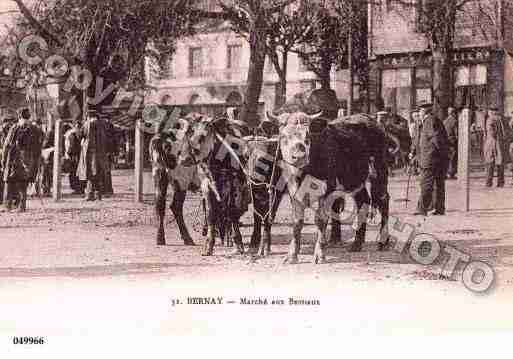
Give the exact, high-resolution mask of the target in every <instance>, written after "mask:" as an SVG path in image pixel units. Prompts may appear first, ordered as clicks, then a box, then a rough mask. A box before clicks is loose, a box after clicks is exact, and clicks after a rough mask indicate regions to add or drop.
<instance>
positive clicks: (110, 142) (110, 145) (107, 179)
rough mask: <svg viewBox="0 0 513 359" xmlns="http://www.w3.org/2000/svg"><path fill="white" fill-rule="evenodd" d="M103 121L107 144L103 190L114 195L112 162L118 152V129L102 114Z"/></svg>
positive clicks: (109, 194) (106, 193) (108, 194)
mask: <svg viewBox="0 0 513 359" xmlns="http://www.w3.org/2000/svg"><path fill="white" fill-rule="evenodd" d="M101 119H102V121H104V123H105V131H106V138H107V144H106V148H105V151H106V152H107V153H106V156H105V160H106V162H105V176H104V179H103V190H104V194H105V195H107V196H112V195H113V194H114V188H113V187H112V172H111V171H112V163H113V162H114V157H115V156H116V154H117V148H118V144H117V140H116V130H115V129H114V125H113V124H112V122H111V121H110V120H109V119H108V118H107V117H106V116H105V117H104V116H101Z"/></svg>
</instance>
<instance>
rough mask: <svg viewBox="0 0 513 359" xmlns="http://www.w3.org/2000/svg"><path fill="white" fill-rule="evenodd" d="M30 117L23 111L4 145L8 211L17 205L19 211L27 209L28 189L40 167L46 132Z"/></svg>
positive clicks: (3, 162) (3, 159) (28, 113)
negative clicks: (33, 122)
mask: <svg viewBox="0 0 513 359" xmlns="http://www.w3.org/2000/svg"><path fill="white" fill-rule="evenodd" d="M30 117H31V116H30V110H29V109H28V108H23V109H22V110H21V111H20V113H19V120H18V123H16V124H14V125H13V126H12V127H11V128H10V130H9V133H8V134H7V138H6V139H5V141H4V143H3V148H2V169H3V173H2V176H3V180H4V182H5V184H6V187H7V188H6V191H5V193H6V198H5V202H6V207H7V209H8V210H10V209H12V207H13V206H14V205H16V206H17V207H18V210H19V211H20V212H24V211H25V210H26V208H27V187H28V185H29V183H31V182H32V183H33V182H34V181H35V179H36V175H37V171H38V167H39V160H40V157H41V144H42V139H43V132H42V131H41V130H40V129H39V128H37V127H36V126H34V125H33V124H32V123H31V122H30Z"/></svg>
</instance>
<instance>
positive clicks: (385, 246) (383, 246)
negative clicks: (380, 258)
mask: <svg viewBox="0 0 513 359" xmlns="http://www.w3.org/2000/svg"><path fill="white" fill-rule="evenodd" d="M389 244H390V237H388V238H387V239H386V241H385V242H384V243H382V242H379V243H378V251H380V252H383V251H386V250H388V246H389Z"/></svg>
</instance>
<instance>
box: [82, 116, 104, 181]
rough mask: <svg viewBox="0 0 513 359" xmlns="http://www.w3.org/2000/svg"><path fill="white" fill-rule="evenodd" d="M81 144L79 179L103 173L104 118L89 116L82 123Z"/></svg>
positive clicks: (90, 178)
mask: <svg viewBox="0 0 513 359" xmlns="http://www.w3.org/2000/svg"><path fill="white" fill-rule="evenodd" d="M81 146H82V149H81V152H80V160H79V163H78V168H77V176H78V178H79V179H80V180H81V181H87V180H93V179H95V176H97V175H101V174H103V173H105V166H106V163H107V162H106V150H107V131H106V126H105V121H104V120H102V119H97V118H89V119H88V120H87V121H86V122H85V123H84V127H83V128H82V142H81Z"/></svg>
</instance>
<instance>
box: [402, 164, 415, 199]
mask: <svg viewBox="0 0 513 359" xmlns="http://www.w3.org/2000/svg"><path fill="white" fill-rule="evenodd" d="M413 166H414V162H413V160H410V166H409V167H410V168H409V171H408V182H407V183H406V200H405V201H404V202H405V208H408V202H409V201H410V200H409V199H408V196H409V195H410V181H411V175H412V172H413Z"/></svg>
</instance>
